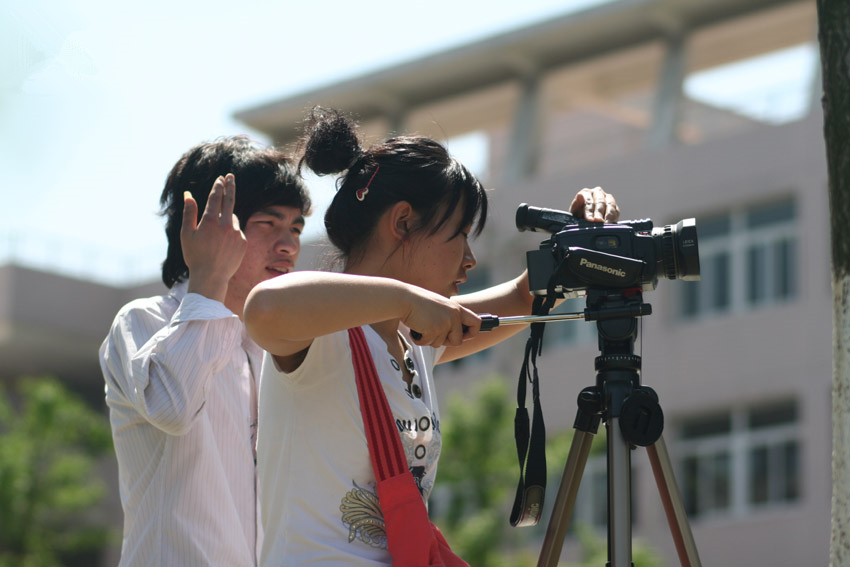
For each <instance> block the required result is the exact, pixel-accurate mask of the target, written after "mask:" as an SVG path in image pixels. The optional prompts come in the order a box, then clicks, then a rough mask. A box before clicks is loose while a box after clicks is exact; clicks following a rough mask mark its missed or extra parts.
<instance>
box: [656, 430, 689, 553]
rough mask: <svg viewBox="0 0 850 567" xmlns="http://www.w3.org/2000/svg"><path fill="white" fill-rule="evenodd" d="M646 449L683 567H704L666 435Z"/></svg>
mask: <svg viewBox="0 0 850 567" xmlns="http://www.w3.org/2000/svg"><path fill="white" fill-rule="evenodd" d="M646 452H647V454H648V455H649V462H650V464H651V465H652V474H653V475H654V476H655V483H656V484H657V485H658V492H659V493H660V494H661V501H662V502H663V504H664V511H665V513H666V514H667V523H668V524H669V525H670V533H671V534H672V535H673V542H674V543H675V544H676V553H678V555H679V562H680V563H681V564H682V567H701V565H702V563H701V562H700V559H699V555H698V554H697V546H696V543H695V542H694V536H693V534H692V533H691V527H690V524H689V523H688V516H687V514H686V513H685V506H684V504H683V503H682V497H681V493H680V492H679V487H678V486H677V485H676V478H675V477H674V476H673V466H672V464H671V463H670V454H669V453H668V452H667V446H666V445H665V444H664V438H663V437H660V438H659V439H658V441H656V442H655V443H654V444H652V445H650V446H648V447H647V448H646Z"/></svg>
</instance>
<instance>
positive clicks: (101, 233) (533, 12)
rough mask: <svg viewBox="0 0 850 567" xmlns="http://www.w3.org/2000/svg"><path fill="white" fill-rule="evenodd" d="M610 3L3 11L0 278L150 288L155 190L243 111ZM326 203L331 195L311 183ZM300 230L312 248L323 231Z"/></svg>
mask: <svg viewBox="0 0 850 567" xmlns="http://www.w3.org/2000/svg"><path fill="white" fill-rule="evenodd" d="M600 1H604V0H560V1H558V0H524V1H523V2H515V1H507V0H488V1H486V2H485V1H483V0H481V1H475V0H429V1H428V2H399V1H398V0H360V1H358V2H350V1H343V0H339V1H332V0H299V1H290V0H278V1H275V2H271V1H269V2H262V1H257V0H242V1H240V2H233V1H231V0H228V1H226V2H221V1H217V0H212V1H205V2H196V1H194V0H193V1H181V0H151V1H147V2H143V3H142V2H138V3H129V2H123V1H121V0H11V2H10V1H9V0H6V2H4V3H3V7H0V71H2V75H0V77H2V78H0V172H2V176H3V184H2V187H3V189H2V195H3V206H2V207H0V264H2V263H6V262H8V261H13V262H15V263H18V264H23V265H31V266H35V267H39V268H43V269H50V270H55V271H59V272H62V273H66V274H70V275H76V276H79V277H84V278H90V279H95V280H101V281H107V282H110V283H128V282H136V281H146V280H149V279H153V278H156V276H157V273H158V269H159V268H158V267H159V263H160V262H161V260H162V258H163V257H164V251H165V237H164V234H163V223H162V218H161V217H159V216H158V215H157V210H158V199H159V194H160V192H161V190H162V186H163V184H164V181H165V177H166V175H167V173H168V171H169V170H170V169H171V167H172V166H173V164H174V163H175V162H176V161H177V159H178V158H179V157H180V155H181V154H182V153H183V152H184V151H186V150H187V149H188V148H190V147H191V146H193V145H195V144H196V143H198V142H201V141H204V140H211V139H214V138H216V137H218V136H222V135H230V134H248V135H250V136H252V137H254V138H255V139H257V140H259V141H260V142H262V143H269V140H268V139H267V138H265V137H264V136H263V135H262V134H260V133H259V132H255V131H252V130H251V129H249V128H247V127H246V126H244V125H242V124H241V123H238V122H237V121H235V119H234V118H233V116H234V114H235V113H236V112H238V111H239V110H243V109H246V108H250V107H252V106H255V105H258V104H262V103H265V102H269V101H272V100H275V99H278V98H282V97H284V96H287V95H292V94H296V93H298V92H301V91H305V90H309V89H312V88H316V87H319V86H323V85H326V84H330V83H333V82H336V81H339V80H342V79H347V78H352V77H356V76H358V75H362V74H364V73H366V72H370V71H374V70H377V69H381V68H384V67H386V66H390V65H393V64H398V63H403V62H405V61H408V60H412V59H415V58H417V57H421V56H424V55H428V54H430V53H434V52H438V51H442V50H445V49H449V48H452V47H457V46H460V45H464V44H466V43H469V42H473V41H476V40H480V39H483V38H485V37H488V36H491V35H494V34H497V33H501V32H505V31H508V30H511V29H514V28H517V27H521V26H523V25H527V24H531V23H536V22H539V21H543V20H545V19H548V18H551V17H555V16H559V15H562V14H564V13H567V12H569V11H573V10H577V9H581V8H582V7H586V6H590V5H592V4H598V3H600ZM310 186H311V189H312V194H313V197H314V200H315V201H316V202H317V203H318V204H319V208H320V207H321V206H322V204H323V203H325V202H327V200H328V198H329V194H330V193H331V192H332V189H331V188H330V185H329V184H328V183H321V184H316V183H313V182H311V185H310ZM321 228H322V226H321V213H317V214H314V215H313V217H311V218H310V219H308V225H307V232H306V234H305V237H306V238H312V237H315V236H317V235H318V234H319V233H320V231H321Z"/></svg>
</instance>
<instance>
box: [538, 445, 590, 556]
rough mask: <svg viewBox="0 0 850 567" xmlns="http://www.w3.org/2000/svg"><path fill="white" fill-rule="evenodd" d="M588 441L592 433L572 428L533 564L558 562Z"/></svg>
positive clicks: (588, 446)
mask: <svg viewBox="0 0 850 567" xmlns="http://www.w3.org/2000/svg"><path fill="white" fill-rule="evenodd" d="M592 444H593V434H592V433H588V432H587V431H582V430H580V429H577V430H576V432H575V434H574V435H573V441H572V444H571V445H570V453H569V455H567V464H566V465H565V466H564V474H563V476H562V477H561V486H560V487H559V488H558V496H557V497H556V498H555V506H554V507H553V508H552V516H551V517H550V518H549V525H548V526H547V528H546V537H545V538H544V539H543V549H541V550H540V558H539V559H538V561H537V567H555V566H556V565H557V564H558V559H560V557H561V547H562V546H563V545H564V537H566V535H567V529H568V528H569V527H570V518H571V517H572V513H573V508H574V507H575V503H576V496H577V495H578V486H579V483H580V482H581V475H582V474H583V473H584V467H585V465H586V464H587V457H588V455H589V454H590V446H591V445H592Z"/></svg>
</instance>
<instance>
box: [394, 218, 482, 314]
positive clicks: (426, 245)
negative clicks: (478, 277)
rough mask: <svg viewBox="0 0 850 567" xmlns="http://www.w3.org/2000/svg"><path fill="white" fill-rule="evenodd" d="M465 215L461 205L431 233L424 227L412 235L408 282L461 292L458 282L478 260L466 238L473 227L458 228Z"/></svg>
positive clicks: (448, 294)
mask: <svg viewBox="0 0 850 567" xmlns="http://www.w3.org/2000/svg"><path fill="white" fill-rule="evenodd" d="M462 217H463V208H462V206H458V207H456V208H455V211H454V213H452V216H451V217H450V218H449V219H448V220H447V221H446V222H445V223H443V226H441V227H440V230H438V231H437V232H435V233H433V234H431V233H430V230H428V229H423V230H421V231H419V232H418V233H416V234H415V235H414V236H413V237H412V238H411V242H410V248H409V250H408V257H407V266H406V267H407V275H408V277H407V278H405V279H406V281H407V282H409V283H412V284H414V285H418V286H419V287H423V288H425V289H427V290H430V291H433V292H434V293H439V294H440V295H443V296H445V297H451V296H454V295H457V294H458V286H459V285H460V284H462V283H463V282H465V281H466V272H468V271H469V270H471V269H472V268H474V267H475V264H476V260H475V255H474V254H473V253H472V250H471V249H470V247H469V241H468V239H467V238H468V235H469V231H470V229H471V228H472V227H471V226H465V227H463V228H462V230H461V231H460V232H458V230H457V228H458V225H459V223H460V221H461V218H462Z"/></svg>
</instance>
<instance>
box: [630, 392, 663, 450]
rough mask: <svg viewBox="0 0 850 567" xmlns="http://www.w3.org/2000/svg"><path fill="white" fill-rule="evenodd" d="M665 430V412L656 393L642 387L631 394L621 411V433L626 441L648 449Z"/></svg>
mask: <svg viewBox="0 0 850 567" xmlns="http://www.w3.org/2000/svg"><path fill="white" fill-rule="evenodd" d="M663 430H664V412H663V411H661V405H660V404H659V403H658V395H657V394H656V393H655V391H654V390H653V389H652V388H647V387H641V388H639V389H637V390H635V391H633V392H632V393H631V394H629V397H627V398H626V399H625V401H623V406H622V409H621V410H620V431H621V432H622V433H623V437H624V438H625V439H626V441H628V442H629V443H631V444H633V445H639V446H641V447H648V446H649V445H653V444H654V443H655V442H656V441H658V439H659V438H660V437H661V432H662V431H663Z"/></svg>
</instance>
